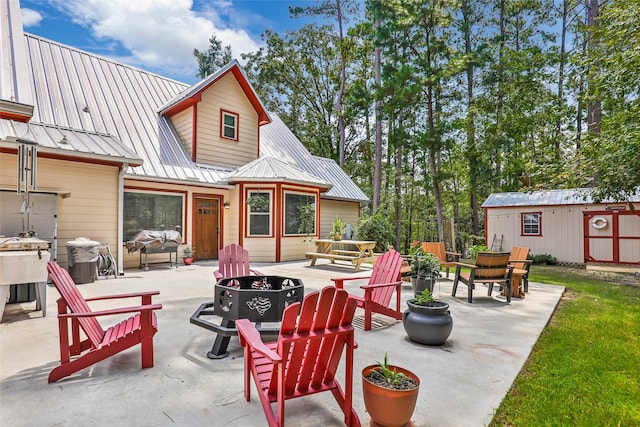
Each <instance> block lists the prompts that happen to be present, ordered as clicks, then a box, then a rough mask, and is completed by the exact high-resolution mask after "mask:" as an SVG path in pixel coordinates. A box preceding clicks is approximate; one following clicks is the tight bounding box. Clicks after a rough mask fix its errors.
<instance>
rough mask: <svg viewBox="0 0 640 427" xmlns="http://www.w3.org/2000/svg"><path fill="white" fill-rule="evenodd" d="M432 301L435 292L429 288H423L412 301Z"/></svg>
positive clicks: (416, 302) (423, 302) (422, 302)
mask: <svg viewBox="0 0 640 427" xmlns="http://www.w3.org/2000/svg"><path fill="white" fill-rule="evenodd" d="M431 301H434V298H433V294H432V293H431V291H429V289H423V290H422V292H420V293H419V294H418V295H416V297H415V300H414V301H412V302H414V303H415V304H418V305H429V303H430V302H431Z"/></svg>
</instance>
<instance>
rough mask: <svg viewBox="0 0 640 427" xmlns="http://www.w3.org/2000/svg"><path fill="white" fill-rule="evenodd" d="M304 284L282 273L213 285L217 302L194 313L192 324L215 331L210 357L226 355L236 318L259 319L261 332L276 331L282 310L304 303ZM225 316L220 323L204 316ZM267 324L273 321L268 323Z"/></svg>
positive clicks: (234, 333)
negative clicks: (283, 275)
mask: <svg viewBox="0 0 640 427" xmlns="http://www.w3.org/2000/svg"><path fill="white" fill-rule="evenodd" d="M303 297H304V285H303V284H302V281H301V280H300V279H291V278H288V277H281V276H242V277H232V278H228V279H221V280H220V281H218V283H216V285H215V286H214V298H215V299H214V301H213V302H209V303H205V304H202V305H201V306H200V307H199V308H198V309H197V310H196V312H195V313H194V314H193V315H192V316H191V319H190V321H191V323H193V324H194V325H198V326H201V327H203V328H206V329H208V330H210V331H213V332H216V333H217V336H216V340H215V342H214V344H213V347H212V349H211V351H210V352H208V353H207V357H209V358H210V359H221V358H223V357H226V356H227V355H228V354H229V353H228V352H227V346H228V345H229V340H230V338H231V337H232V336H235V335H238V331H237V330H236V327H235V321H236V320H237V319H249V320H250V321H252V322H256V328H257V329H258V331H260V333H262V334H267V335H269V334H271V335H273V334H277V333H278V332H279V331H280V326H279V325H278V324H277V323H275V322H280V321H281V320H282V312H283V311H284V309H285V308H287V307H288V306H289V305H291V304H293V303H296V302H302V299H303ZM203 316H214V317H216V318H218V319H219V318H220V317H221V318H222V322H220V324H216V323H213V322H212V321H210V320H207V319H204V318H201V317H203ZM264 323H267V324H269V323H272V325H265V324H264Z"/></svg>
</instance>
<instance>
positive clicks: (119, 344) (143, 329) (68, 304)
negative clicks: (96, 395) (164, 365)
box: [47, 261, 162, 383]
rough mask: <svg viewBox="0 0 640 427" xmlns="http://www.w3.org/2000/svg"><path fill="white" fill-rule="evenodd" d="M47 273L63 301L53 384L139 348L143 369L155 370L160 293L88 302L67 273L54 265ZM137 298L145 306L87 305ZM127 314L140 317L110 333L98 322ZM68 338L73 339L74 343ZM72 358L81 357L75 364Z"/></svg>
mask: <svg viewBox="0 0 640 427" xmlns="http://www.w3.org/2000/svg"><path fill="white" fill-rule="evenodd" d="M47 270H48V271H49V277H51V281H52V282H53V284H54V285H55V287H56V289H58V292H60V295H61V298H60V299H58V328H59V332H60V366H57V367H55V368H54V369H53V370H52V371H51V373H50V374H49V382H50V383H51V382H55V381H58V380H59V379H62V378H64V377H67V376H69V375H71V374H73V373H75V372H78V371H79V370H81V369H84V368H86V367H88V366H91V365H93V364H94V363H96V362H99V361H101V360H104V359H106V358H108V357H110V356H113V355H114V354H117V353H119V352H121V351H123V350H126V349H128V348H129V347H133V346H134V345H136V344H140V346H141V353H142V367H143V368H150V367H152V366H153V335H154V334H155V333H156V332H157V330H158V328H157V322H156V315H155V313H154V312H153V310H159V309H161V308H162V305H161V304H151V296H152V295H158V294H159V293H160V292H158V291H151V292H141V293H136V294H122V295H109V296H104V297H98V298H87V299H85V298H84V297H83V296H82V295H81V294H80V291H79V290H78V288H77V286H76V284H75V283H74V282H73V279H72V278H71V276H70V275H69V272H67V270H65V269H63V268H62V267H60V266H59V265H58V264H56V263H55V262H52V261H50V262H49V263H48V264H47ZM134 297H137V298H141V299H142V305H140V306H135V307H122V308H114V309H110V310H100V311H92V310H91V309H90V308H89V305H88V304H87V302H88V301H98V300H106V299H116V298H134ZM124 313H137V314H136V315H135V316H132V317H129V318H128V319H126V320H124V321H122V322H120V323H118V324H116V325H114V326H112V327H110V328H108V329H107V330H104V329H102V326H100V323H99V322H98V319H97V317H98V316H110V315H114V314H124ZM69 322H71V330H69ZM80 329H82V331H83V332H84V334H85V336H86V338H85V339H83V340H81V339H80ZM69 338H71V343H70V342H69ZM87 350H88V352H87ZM83 353H84V354H83ZM72 356H79V357H77V358H73V360H72V359H71V358H72Z"/></svg>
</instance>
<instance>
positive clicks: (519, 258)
mask: <svg viewBox="0 0 640 427" xmlns="http://www.w3.org/2000/svg"><path fill="white" fill-rule="evenodd" d="M528 256H529V248H523V247H520V246H513V247H512V248H511V255H509V265H510V266H512V267H513V275H514V276H521V277H522V283H523V285H524V291H525V292H529V269H530V268H531V263H532V262H533V261H531V260H529V259H527V257H528Z"/></svg>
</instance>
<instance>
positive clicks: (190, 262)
mask: <svg viewBox="0 0 640 427" xmlns="http://www.w3.org/2000/svg"><path fill="white" fill-rule="evenodd" d="M182 262H183V263H184V265H191V264H193V257H191V258H182Z"/></svg>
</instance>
